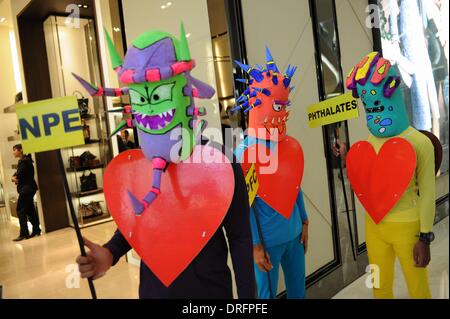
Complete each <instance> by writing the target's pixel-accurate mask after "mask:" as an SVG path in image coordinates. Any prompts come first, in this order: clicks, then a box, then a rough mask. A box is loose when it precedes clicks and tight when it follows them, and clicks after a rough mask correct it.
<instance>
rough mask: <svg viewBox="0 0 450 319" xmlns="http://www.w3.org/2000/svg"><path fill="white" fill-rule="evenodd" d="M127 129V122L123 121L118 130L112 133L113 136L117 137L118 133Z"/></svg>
mask: <svg viewBox="0 0 450 319" xmlns="http://www.w3.org/2000/svg"><path fill="white" fill-rule="evenodd" d="M126 127H127V122H126V121H125V120H122V121H121V122H120V123H119V125H118V126H117V128H116V129H115V130H114V131H113V132H112V133H111V136H114V135H116V134H117V133H119V132H120V131H122V130H123V129H125V128H126Z"/></svg>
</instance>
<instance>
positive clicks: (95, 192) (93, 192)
mask: <svg viewBox="0 0 450 319" xmlns="http://www.w3.org/2000/svg"><path fill="white" fill-rule="evenodd" d="M102 193H103V188H98V189H94V190H91V191H87V192H78V193H75V196H76V197H79V198H81V197H86V196H92V195H96V194H102Z"/></svg>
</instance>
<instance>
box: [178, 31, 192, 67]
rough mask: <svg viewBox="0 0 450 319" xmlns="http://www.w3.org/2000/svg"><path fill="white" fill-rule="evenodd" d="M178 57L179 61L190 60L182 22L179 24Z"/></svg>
mask: <svg viewBox="0 0 450 319" xmlns="http://www.w3.org/2000/svg"><path fill="white" fill-rule="evenodd" d="M178 58H179V60H180V61H190V60H191V53H190V51H189V45H188V41H187V38H186V31H185V30H184V24H183V22H181V26H180V56H179V57H178Z"/></svg>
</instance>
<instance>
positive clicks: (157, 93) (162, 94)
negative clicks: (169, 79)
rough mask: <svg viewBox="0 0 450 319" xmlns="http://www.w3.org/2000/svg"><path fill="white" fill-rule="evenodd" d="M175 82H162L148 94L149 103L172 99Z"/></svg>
mask: <svg viewBox="0 0 450 319" xmlns="http://www.w3.org/2000/svg"><path fill="white" fill-rule="evenodd" d="M174 86H175V83H169V84H162V85H160V86H158V87H156V88H155V89H154V90H153V92H152V94H151V95H150V103H151V104H159V103H162V102H165V101H172V89H173V87H174Z"/></svg>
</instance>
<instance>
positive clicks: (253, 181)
mask: <svg viewBox="0 0 450 319" xmlns="http://www.w3.org/2000/svg"><path fill="white" fill-rule="evenodd" d="M245 183H246V184H247V192H248V201H249V204H250V206H252V204H253V201H254V200H255V197H256V193H257V192H258V187H259V182H258V176H257V174H256V167H255V164H252V166H250V169H249V170H248V172H247V175H246V176H245Z"/></svg>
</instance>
